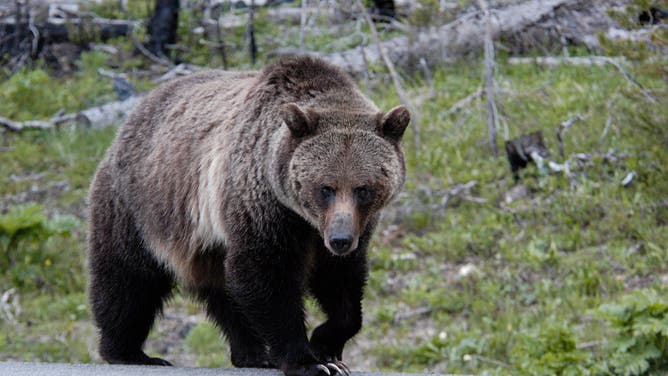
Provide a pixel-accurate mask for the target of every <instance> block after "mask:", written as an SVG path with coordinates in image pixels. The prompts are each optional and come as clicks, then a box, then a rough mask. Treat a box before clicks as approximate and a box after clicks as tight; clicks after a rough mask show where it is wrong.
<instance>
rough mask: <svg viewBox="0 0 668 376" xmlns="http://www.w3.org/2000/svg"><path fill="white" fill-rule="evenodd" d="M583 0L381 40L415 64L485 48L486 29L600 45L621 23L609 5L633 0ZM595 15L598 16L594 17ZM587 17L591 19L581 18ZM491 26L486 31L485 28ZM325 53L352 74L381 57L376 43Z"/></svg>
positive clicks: (539, 1) (547, 0) (541, 3)
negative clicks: (557, 34) (552, 32)
mask: <svg viewBox="0 0 668 376" xmlns="http://www.w3.org/2000/svg"><path fill="white" fill-rule="evenodd" d="M583 3H589V2H582V1H579V0H529V1H526V2H522V3H516V4H512V5H509V6H507V7H505V8H497V9H490V10H489V13H490V15H491V17H490V22H489V26H488V25H487V18H486V17H485V15H484V14H483V13H482V12H478V11H474V12H469V13H467V14H465V15H463V16H461V17H459V18H458V19H457V20H455V21H454V22H451V23H449V24H447V25H444V26H441V27H439V28H436V29H432V30H429V31H427V32H422V33H418V34H415V35H413V36H399V37H396V38H392V39H390V40H386V41H384V42H382V45H383V48H384V49H385V50H386V51H388V55H389V58H390V60H392V62H393V63H394V64H396V65H397V66H401V67H404V68H406V67H410V66H411V65H412V64H414V62H416V61H419V59H420V58H424V59H425V60H426V61H427V62H428V63H430V64H432V65H434V64H438V63H442V62H443V61H446V60H447V59H449V58H452V57H453V56H456V55H459V54H465V53H470V52H471V51H480V50H482V47H483V46H484V37H485V34H487V33H489V34H490V35H491V37H492V38H493V39H494V40H499V39H512V38H519V37H520V36H522V35H523V34H525V33H527V34H530V33H531V32H532V30H533V29H536V28H537V29H541V30H543V29H556V30H565V31H563V32H564V33H565V37H566V39H568V40H569V41H570V42H571V43H573V44H577V43H580V44H584V45H587V46H589V47H597V46H598V44H597V42H596V33H597V32H599V31H607V30H612V29H611V28H614V27H616V26H618V25H616V23H615V22H614V21H613V20H612V19H611V18H610V17H608V16H607V15H606V13H605V12H606V10H607V9H609V8H612V7H613V6H617V5H618V4H617V3H628V0H617V1H615V2H604V1H600V2H595V4H583ZM594 8H595V9H594ZM557 14H559V15H560V17H557V16H556V15H557ZM594 15H596V16H597V17H598V18H597V19H594ZM582 20H587V22H589V21H590V20H591V22H589V23H582V22H580V21H582ZM562 24H563V25H562ZM488 27H489V30H488V31H487V33H486V32H483V31H484V30H486V29H487V28H488ZM534 42H535V40H534ZM360 50H361V51H360ZM325 58H326V59H327V60H328V61H330V62H332V63H334V64H336V65H338V66H340V67H342V68H343V69H345V70H346V71H348V72H350V73H352V74H359V73H362V72H363V71H364V70H365V69H366V66H367V64H368V65H376V64H379V63H380V62H381V60H382V57H381V56H380V54H379V52H378V47H377V46H376V45H368V46H364V47H360V48H354V49H350V50H347V51H342V52H335V53H331V54H327V55H325ZM365 60H366V62H365Z"/></svg>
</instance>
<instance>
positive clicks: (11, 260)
mask: <svg viewBox="0 0 668 376" xmlns="http://www.w3.org/2000/svg"><path fill="white" fill-rule="evenodd" d="M79 225H80V221H79V220H78V219H77V218H76V217H73V216H71V215H58V216H55V217H54V218H53V219H47V217H46V215H45V214H44V209H43V207H42V206H41V205H39V204H34V203H33V204H29V205H25V206H15V207H12V208H11V209H10V211H9V212H8V213H7V214H4V215H1V216H0V244H1V245H2V248H3V249H2V253H3V260H1V261H0V262H1V264H0V269H1V270H4V271H5V272H4V273H3V278H2V281H1V282H2V284H0V286H2V287H4V288H9V286H15V287H18V288H19V289H28V290H29V289H46V290H51V291H53V290H54V289H60V290H64V291H68V290H70V289H72V288H74V289H76V288H77V286H76V285H70V282H72V279H73V278H76V277H74V276H68V273H67V272H64V271H63V270H62V269H68V265H66V264H65V265H63V264H60V263H61V261H62V262H63V263H65V262H66V260H67V258H65V257H62V250H61V249H57V244H58V242H57V240H56V239H54V238H55V237H61V238H62V237H69V236H71V234H72V230H74V229H75V228H76V227H78V226H79ZM7 282H8V283H9V286H7V285H6V283H7Z"/></svg>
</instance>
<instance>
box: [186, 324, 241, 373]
mask: <svg viewBox="0 0 668 376" xmlns="http://www.w3.org/2000/svg"><path fill="white" fill-rule="evenodd" d="M185 346H186V348H187V349H188V351H190V352H192V353H193V354H197V365H198V366H200V367H223V366H228V367H229V366H230V363H229V361H228V360H227V359H228V356H227V354H228V352H227V344H226V343H225V342H224V341H223V339H222V338H221V335H220V329H218V328H217V327H216V326H215V325H213V324H211V323H208V322H204V323H201V324H198V325H197V326H195V327H194V328H193V329H192V330H191V331H190V333H188V336H187V337H186V339H185Z"/></svg>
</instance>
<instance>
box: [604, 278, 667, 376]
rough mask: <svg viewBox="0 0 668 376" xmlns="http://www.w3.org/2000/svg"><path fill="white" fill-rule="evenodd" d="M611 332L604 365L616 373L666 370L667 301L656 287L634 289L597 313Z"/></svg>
mask: <svg viewBox="0 0 668 376" xmlns="http://www.w3.org/2000/svg"><path fill="white" fill-rule="evenodd" d="M597 313H598V314H599V315H600V316H601V317H602V318H603V319H605V320H606V321H607V322H608V324H609V325H610V328H611V329H612V330H613V331H614V332H613V333H614V335H613V336H611V337H610V339H609V341H610V342H609V343H608V345H607V346H606V350H607V351H608V353H609V356H608V357H607V359H606V361H605V362H604V364H605V365H606V366H607V367H608V368H609V371H610V372H613V373H615V374H618V375H652V374H660V373H664V372H668V301H667V300H666V297H665V295H659V293H657V291H656V290H647V289H646V290H637V291H634V292H633V293H632V294H630V295H627V296H625V297H624V298H623V299H622V300H621V302H619V303H617V304H603V305H602V306H601V307H600V308H599V309H598V312H597Z"/></svg>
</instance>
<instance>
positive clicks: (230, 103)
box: [88, 58, 408, 373]
mask: <svg viewBox="0 0 668 376" xmlns="http://www.w3.org/2000/svg"><path fill="white" fill-rule="evenodd" d="M407 123H408V112H407V111H406V110H405V109H404V108H403V107H399V108H396V109H394V110H392V111H389V112H388V113H381V112H380V111H379V110H378V108H377V107H376V106H375V105H374V104H373V103H372V102H371V101H369V100H368V99H366V98H365V97H364V96H363V95H362V94H361V93H360V91H359V90H358V89H357V88H356V87H355V85H354V84H353V82H352V81H351V80H350V78H349V77H348V76H347V75H346V74H345V73H343V72H342V71H340V70H339V69H337V68H335V67H333V66H331V65H328V64H326V63H324V62H322V61H320V60H317V59H311V58H293V59H287V60H283V61H281V62H279V63H277V64H274V65H272V66H269V67H267V68H265V69H264V70H263V71H261V72H236V73H235V72H215V71H212V72H206V73H199V74H195V75H192V76H188V77H186V78H183V79H179V80H176V81H173V82H170V83H167V84H165V85H163V86H161V87H160V88H158V89H157V90H155V91H154V92H152V93H151V94H149V95H148V96H147V97H146V98H145V99H144V100H143V101H142V103H141V104H140V105H139V106H138V108H137V109H136V110H135V112H134V113H133V114H132V115H131V116H130V117H129V119H128V121H127V122H126V124H125V126H124V127H123V128H122V129H121V130H120V131H119V134H118V136H117V138H116V140H115V142H114V143H113V145H112V146H111V147H110V149H109V151H108V153H107V155H106V157H105V159H104V160H103V161H102V163H101V164H100V167H99V169H98V172H97V175H96V178H95V180H94V182H93V184H92V187H91V194H90V203H91V222H90V235H89V250H88V252H89V258H90V261H89V264H90V269H91V278H92V281H91V295H92V299H93V303H94V304H93V306H94V307H93V308H94V311H96V312H98V311H101V310H104V309H105V308H106V307H107V306H109V305H110V304H118V303H114V302H113V301H111V302H110V301H109V300H110V299H111V298H110V297H109V295H110V293H109V292H105V291H104V290H105V288H107V287H105V286H106V285H105V283H106V282H105V281H107V280H109V279H111V278H112V277H108V276H106V275H105V273H107V272H109V271H108V268H113V267H114V265H113V264H111V265H110V264H109V263H110V262H114V261H113V260H123V258H124V257H125V256H124V255H125V254H126V253H128V252H141V253H142V255H143V254H144V253H145V254H146V256H142V257H146V263H149V264H151V265H153V264H154V263H155V265H156V266H151V268H158V269H160V270H164V272H162V271H161V272H160V273H166V274H164V276H165V277H164V278H167V279H169V278H170V277H169V276H171V277H172V278H175V279H176V280H178V281H180V282H181V283H182V284H184V285H185V286H186V287H187V288H188V289H189V290H192V291H196V292H198V291H199V292H200V293H201V295H202V294H203V295H202V296H203V297H204V298H210V297H211V296H212V295H213V293H202V291H214V290H215V291H221V292H220V293H219V294H229V295H230V297H229V299H231V301H233V302H236V303H235V304H238V305H239V306H240V307H241V308H243V307H248V308H247V309H251V310H252V309H253V308H252V304H254V303H253V302H255V301H257V300H258V299H259V300H260V301H262V300H263V299H265V297H264V296H259V297H256V296H253V297H252V298H248V297H246V296H236V295H235V294H237V291H241V290H244V289H245V291H251V290H253V288H252V287H251V286H250V285H249V284H256V283H258V282H256V281H252V282H251V281H246V280H245V279H244V276H243V273H242V274H241V275H240V276H239V277H236V276H235V273H236V272H239V273H241V269H245V268H248V270H249V271H252V272H257V273H258V275H259V277H260V278H262V273H264V274H265V275H272V273H274V271H272V270H270V269H267V268H286V269H287V270H293V269H294V272H295V273H297V274H295V276H293V277H291V278H293V279H295V281H303V280H304V278H306V277H305V276H307V275H309V274H310V273H311V269H313V268H316V265H318V264H319V263H322V262H324V261H315V260H317V259H319V258H321V257H331V254H329V253H328V251H327V248H330V249H332V248H331V247H330V244H329V243H328V240H327V239H328V237H329V235H330V233H331V232H332V231H335V232H336V231H339V232H340V231H344V230H345V229H352V230H351V231H352V233H353V234H352V235H353V236H354V244H353V246H351V247H350V248H349V249H346V251H345V252H342V253H341V254H348V253H350V252H353V251H355V250H356V249H357V248H359V250H358V252H356V253H358V254H360V255H362V256H360V257H361V258H360V260H361V261H360V262H363V260H364V258H363V255H364V254H365V252H366V249H365V248H366V245H367V244H368V237H369V236H370V234H371V233H372V232H373V228H374V226H375V223H376V221H377V218H378V215H379V211H380V209H381V208H382V207H383V206H384V205H385V204H386V203H387V202H388V201H389V200H390V199H391V198H392V197H393V196H394V195H396V193H397V192H398V191H399V190H400V188H401V186H402V184H403V181H404V175H405V168H404V162H403V155H402V153H401V149H400V147H399V141H400V139H401V135H402V134H403V131H404V129H405V128H406V124H407ZM322 187H329V188H332V189H333V190H335V192H336V193H335V195H334V196H332V197H333V198H332V202H328V201H327V200H324V199H323V197H322V192H323V190H322V189H323V188H322ZM369 192H372V194H371V196H370V197H372V199H370V200H368V202H364V203H362V201H361V199H360V197H362V196H364V195H366V194H367V193H369ZM360 195H362V196H360ZM309 224H310V225H309ZM112 228H128V231H126V234H127V233H132V234H133V235H132V236H134V237H136V238H137V241H138V243H132V244H136V245H134V246H130V245H122V244H121V243H119V242H120V241H121V239H119V238H118V236H126V237H127V235H123V234H124V233H123V232H120V233H119V232H118V231H112ZM332 229H334V230H332ZM340 229H344V230H340ZM346 231H348V230H346ZM344 232H345V231H344ZM300 239H301V240H300ZM298 243H301V245H299V244H298ZM358 243H359V246H358ZM119 244H121V245H120V246H119ZM123 244H124V243H123ZM295 246H297V248H301V249H299V250H297V249H295V250H294V252H297V253H296V254H299V255H301V256H295V257H297V258H295V259H294V260H293V259H292V258H291V257H292V256H288V254H291V252H293V251H292V250H291V249H292V248H293V247H295ZM132 247H140V248H137V249H136V250H134V249H133V248H132ZM286 247H287V248H286ZM362 248H364V249H362ZM140 249H141V250H140ZM262 249H266V251H261V250H262ZM282 249H285V250H282ZM271 252H274V253H276V252H288V253H284V255H283V256H282V255H281V253H276V254H272V253H271ZM325 254H329V256H322V255H325ZM347 257H348V258H350V259H353V258H351V257H350V256H347ZM299 258H301V261H297V260H298V259H299ZM283 259H285V260H293V261H290V262H291V263H292V264H289V265H288V264H286V265H287V266H286V265H281V264H280V262H283V261H282V260H283ZM323 260H324V259H323ZM277 263H278V264H277ZM140 264H142V265H141V267H142V268H143V262H140ZM141 270H143V269H138V270H137V274H138V275H140V274H142V273H143V272H142V271H141ZM151 270H153V269H151ZM355 270H357V269H355ZM359 270H360V271H359V272H355V273H363V274H364V275H362V276H360V277H361V278H362V279H361V280H360V283H361V284H360V285H359V288H361V286H363V280H364V278H365V275H366V274H365V273H366V272H364V271H365V270H366V268H365V267H363V268H362V269H359ZM112 272H113V273H116V274H114V276H116V275H119V276H120V275H122V274H121V273H122V272H121V271H112ZM109 273H111V272H109ZM128 273H130V272H128ZM276 273H277V272H276ZM246 274H247V273H246ZM160 275H161V276H162V275H163V274H160ZM301 276H304V277H301ZM113 278H119V277H113ZM138 278H139V277H138ZM248 278H250V277H248ZM267 278H269V277H267ZM276 278H279V277H276ZM280 278H283V277H280ZM351 278H352V277H351ZM354 279H355V280H357V277H355V278H354ZM267 282H268V283H269V281H267ZM285 283H287V282H285ZM299 283H302V282H299ZM314 283H316V282H314ZM323 283H324V282H323ZM351 283H352V282H351ZM356 283H357V282H356ZM355 286H357V284H356V285H355ZM130 287H131V286H130ZM325 287H326V286H325V285H323V286H322V287H317V288H316V287H313V289H322V288H325ZM274 288H275V287H274ZM296 288H298V289H301V287H299V286H297V287H296ZM212 289H213V290H212ZM250 293H251V294H256V295H257V294H262V293H263V291H261V290H259V291H252V292H250ZM360 297H361V296H360ZM226 298H227V297H226ZM247 298H248V299H249V300H248V299H247ZM297 298H299V299H301V297H295V299H297ZM221 299H222V298H221ZM267 299H269V297H267ZM346 299H347V298H346ZM112 300H113V299H112ZM247 300H248V301H247ZM96 302H97V305H96ZM295 302H297V300H295ZM209 304H214V303H211V302H210V303H209ZM323 304H324V306H325V305H326V304H325V303H323ZM351 304H352V303H351ZM356 305H357V303H355V306H356ZM159 306H160V305H158V306H157V308H156V309H159ZM210 308H211V307H210ZM211 309H212V311H211V312H213V311H215V309H213V308H211ZM286 309H287V308H286ZM210 314H212V315H213V314H214V313H210ZM286 314H287V311H286ZM360 314H361V311H360ZM243 316H247V319H248V321H250V323H249V325H250V326H251V327H253V330H252V332H254V333H257V335H258V336H259V337H260V338H262V341H265V343H267V344H268V345H269V346H270V347H271V348H272V350H271V351H272V356H273V358H278V359H273V360H272V361H275V362H276V363H277V364H278V365H282V367H284V370H286V368H285V367H287V366H285V364H292V363H295V362H297V363H306V364H309V363H310V362H311V361H309V360H308V359H310V358H308V357H307V358H308V359H306V358H305V360H304V359H302V358H299V357H298V358H299V359H302V360H299V359H297V360H295V359H292V358H290V357H291V356H292V355H285V354H283V355H282V354H280V351H279V350H278V349H276V350H275V351H274V350H273V348H274V347H276V348H278V347H279V346H278V342H276V341H278V339H275V338H274V336H273V334H271V333H268V332H267V330H268V329H267V328H266V325H264V324H257V325H255V324H254V323H253V318H254V317H259V316H257V314H256V313H255V312H252V313H248V312H246V313H243V314H239V315H237V316H235V318H234V319H235V320H237V321H239V320H241V321H243V322H245V320H246V319H245V318H243ZM295 319H297V318H295ZM96 320H97V322H98V325H100V326H101V327H103V324H104V321H105V320H106V316H104V315H103V314H102V313H99V314H98V313H96ZM147 320H148V319H147ZM297 320H298V319H297ZM151 322H152V318H151ZM302 326H303V319H302ZM300 330H301V329H300ZM248 333H251V332H248ZM323 333H324V331H323ZM352 334H354V333H352ZM102 336H103V342H104V337H105V330H104V328H103V329H102ZM314 336H315V334H314ZM323 338H324V337H323ZM298 340H299V341H301V339H298ZM286 341H287V340H286ZM295 341H297V339H295ZM300 343H301V342H300ZM274 344H276V345H275V346H274ZM109 346H111V347H112V349H111V350H109V351H108V352H113V351H116V350H115V348H114V346H113V345H109ZM341 346H342V344H341ZM295 351H296V350H295ZM310 351H311V350H307V353H309V352H310ZM337 351H338V350H337ZM103 352H104V350H103ZM234 352H235V350H234V348H233V354H232V355H233V361H234V356H235V354H234ZM300 356H301V355H300ZM304 356H305V355H304ZM109 357H110V358H112V360H114V359H116V358H117V357H118V356H117V355H113V356H112V355H110V356H109ZM115 357H116V358H115ZM286 357H287V358H286ZM133 359H134V358H133ZM142 359H143V358H142ZM151 359H154V358H151ZM286 359H287V360H286ZM118 361H120V362H124V361H123V359H119V360H118ZM128 362H130V361H128ZM137 362H141V361H137ZM286 362H287V363H286ZM241 363H242V364H244V363H243V362H241ZM290 369H292V368H290ZM286 373H288V371H287V370H286Z"/></svg>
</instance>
